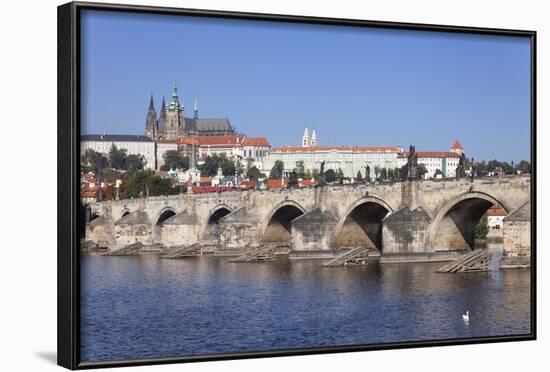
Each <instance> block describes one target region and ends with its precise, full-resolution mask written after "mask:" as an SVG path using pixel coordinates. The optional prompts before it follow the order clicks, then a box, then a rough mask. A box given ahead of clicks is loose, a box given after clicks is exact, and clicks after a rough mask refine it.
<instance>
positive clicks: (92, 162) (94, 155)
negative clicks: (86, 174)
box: [81, 149, 109, 175]
mask: <svg viewBox="0 0 550 372" xmlns="http://www.w3.org/2000/svg"><path fill="white" fill-rule="evenodd" d="M81 160H82V163H84V165H88V166H89V167H90V168H91V170H92V171H93V172H94V173H95V174H97V175H100V174H101V172H102V171H103V169H105V168H107V166H108V165H109V161H108V160H107V158H106V157H105V155H103V154H102V153H100V152H97V151H95V150H93V149H87V150H86V151H85V152H84V155H83V156H82V159H81Z"/></svg>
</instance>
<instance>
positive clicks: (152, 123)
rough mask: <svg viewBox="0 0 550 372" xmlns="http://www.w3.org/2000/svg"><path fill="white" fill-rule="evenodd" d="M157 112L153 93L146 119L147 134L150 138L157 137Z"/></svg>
mask: <svg viewBox="0 0 550 372" xmlns="http://www.w3.org/2000/svg"><path fill="white" fill-rule="evenodd" d="M157 129H158V128H157V112H156V111H155V104H154V103H153V94H152V93H151V100H150V101H149V109H148V110H147V118H146V119H145V135H146V136H147V137H149V138H152V139H155V138H157Z"/></svg>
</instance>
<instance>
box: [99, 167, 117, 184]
mask: <svg viewBox="0 0 550 372" xmlns="http://www.w3.org/2000/svg"><path fill="white" fill-rule="evenodd" d="M102 174H103V179H104V180H105V181H106V182H108V183H115V182H116V180H118V179H122V174H121V173H120V172H119V171H117V170H115V169H113V168H105V169H104V170H103V173H102Z"/></svg>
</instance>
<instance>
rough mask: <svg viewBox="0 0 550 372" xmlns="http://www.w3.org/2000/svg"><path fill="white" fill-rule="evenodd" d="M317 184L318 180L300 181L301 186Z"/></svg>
mask: <svg viewBox="0 0 550 372" xmlns="http://www.w3.org/2000/svg"><path fill="white" fill-rule="evenodd" d="M316 184H317V181H315V180H301V181H300V186H313V185H316Z"/></svg>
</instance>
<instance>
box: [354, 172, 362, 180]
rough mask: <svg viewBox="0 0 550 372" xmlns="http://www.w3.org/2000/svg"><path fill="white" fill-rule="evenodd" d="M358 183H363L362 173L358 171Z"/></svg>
mask: <svg viewBox="0 0 550 372" xmlns="http://www.w3.org/2000/svg"><path fill="white" fill-rule="evenodd" d="M355 180H356V181H359V182H361V181H363V175H362V174H361V171H357V176H355Z"/></svg>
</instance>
